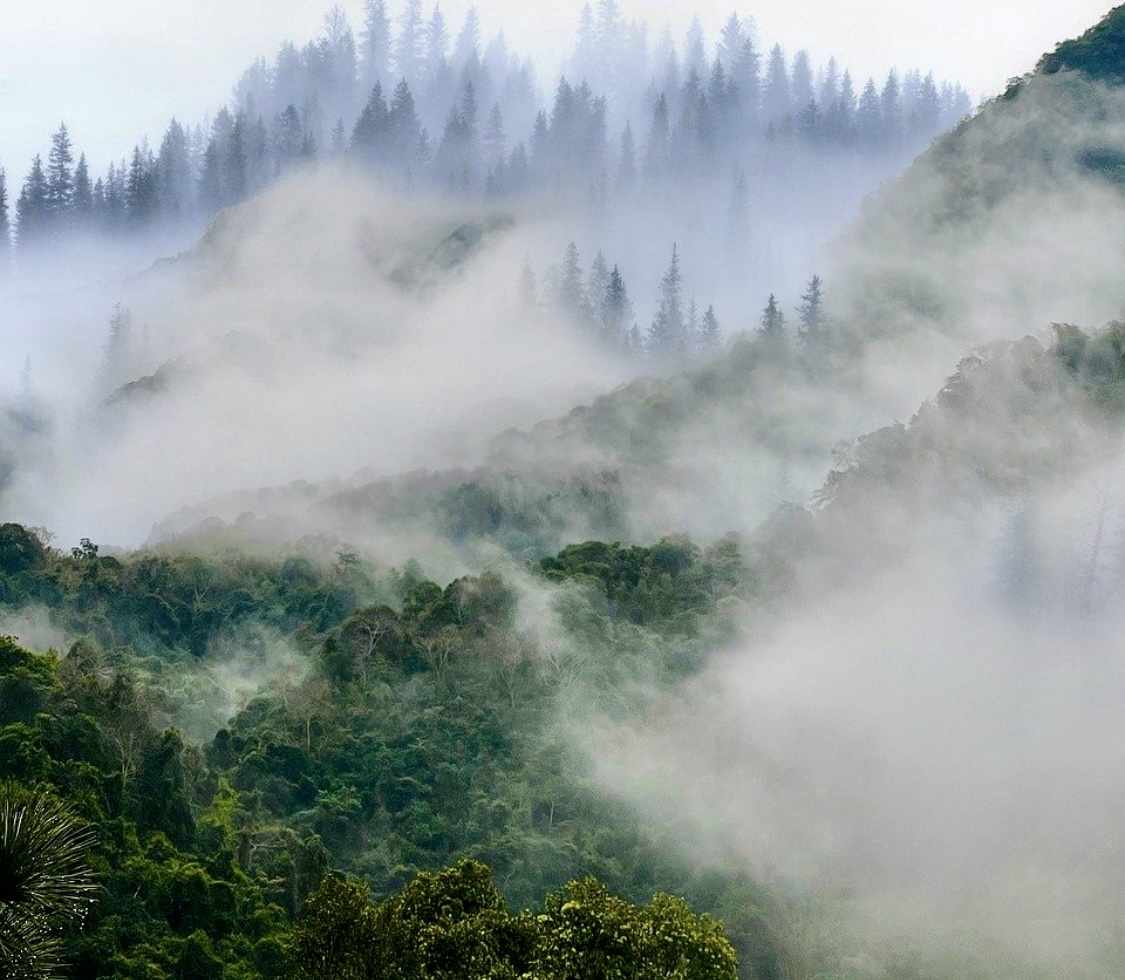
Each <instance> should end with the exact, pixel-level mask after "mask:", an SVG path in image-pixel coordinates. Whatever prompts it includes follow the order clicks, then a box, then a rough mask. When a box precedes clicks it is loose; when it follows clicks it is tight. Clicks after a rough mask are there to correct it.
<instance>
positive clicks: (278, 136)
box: [273, 82, 379, 174]
mask: <svg viewBox="0 0 1125 980" xmlns="http://www.w3.org/2000/svg"><path fill="white" fill-rule="evenodd" d="M375 87H376V88H378V87H379V83H378V82H376V83H375ZM361 118H362V117H361ZM303 136H304V134H303V133H302V127H301V117H300V116H299V115H298V113H297V107H296V106H295V105H293V103H292V102H290V103H289V105H287V106H286V107H285V109H284V110H283V111H282V112H280V113H278V115H277V116H276V117H275V118H274V121H273V152H274V157H275V159H276V161H277V164H276V166H277V171H278V173H279V174H281V173H284V172H285V171H286V170H288V169H289V167H290V166H292V164H293V162H294V161H295V160H297V159H298V158H299V157H300V156H301V141H302V139H303Z"/></svg>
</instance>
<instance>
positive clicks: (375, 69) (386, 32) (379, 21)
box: [360, 0, 391, 91]
mask: <svg viewBox="0 0 1125 980" xmlns="http://www.w3.org/2000/svg"><path fill="white" fill-rule="evenodd" d="M363 19H364V28H363V35H362V48H361V57H360V78H361V79H362V83H363V87H364V90H365V91H370V90H371V88H372V86H374V84H375V83H376V82H383V81H386V80H387V79H388V78H389V77H390V74H389V69H390V61H391V21H390V18H389V17H388V16H387V5H386V2H385V0H365V3H364V5H363Z"/></svg>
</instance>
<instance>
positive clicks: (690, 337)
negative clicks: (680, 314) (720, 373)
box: [680, 295, 699, 355]
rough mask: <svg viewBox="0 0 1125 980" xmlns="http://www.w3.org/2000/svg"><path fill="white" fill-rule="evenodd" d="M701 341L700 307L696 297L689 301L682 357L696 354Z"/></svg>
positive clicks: (681, 346) (681, 351)
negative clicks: (698, 343) (698, 342)
mask: <svg viewBox="0 0 1125 980" xmlns="http://www.w3.org/2000/svg"><path fill="white" fill-rule="evenodd" d="M698 339H699V307H698V306H697V305H696V303H695V296H694V295H693V296H692V297H691V299H689V300H688V309H687V319H686V320H685V321H684V336H683V339H682V340H681V341H680V353H681V355H687V354H691V353H694V351H695V349H696V341H697V340H698Z"/></svg>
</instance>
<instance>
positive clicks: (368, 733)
mask: <svg viewBox="0 0 1125 980" xmlns="http://www.w3.org/2000/svg"><path fill="white" fill-rule="evenodd" d="M769 562H778V563H779V562H780V559H779V558H776V557H774V558H769V557H768V556H767V554H766V552H765V551H761V550H759V549H755V548H752V547H748V548H743V547H742V546H741V545H739V543H738V542H736V541H734V540H733V539H730V540H724V541H720V542H717V543H716V544H714V545H712V546H709V547H707V548H700V547H698V546H696V545H694V544H693V543H692V542H690V541H688V540H687V539H684V538H669V539H666V540H664V541H661V542H658V543H657V544H655V545H652V546H648V547H643V546H628V547H625V546H620V545H615V544H602V543H598V542H589V543H586V544H583V545H576V546H571V547H568V548H566V549H564V550H563V551H562V552H560V553H559V554H557V555H554V556H551V557H549V558H546V559H544V560H543V561H542V562H537V563H534V565H530V566H528V567H526V568H525V569H523V570H518V569H511V570H509V571H507V572H505V573H503V574H498V573H496V572H483V573H481V574H478V575H472V576H463V577H461V578H459V579H456V580H454V581H453V582H450V583H449V584H447V585H445V586H442V585H439V584H438V583H436V582H433V581H431V580H430V579H428V578H427V577H426V575H425V574H424V573H423V571H422V568H421V566H420V565H419V564H418V563H417V562H415V561H411V562H408V563H406V564H405V565H404V566H403V567H402V568H401V569H393V568H391V569H387V568H383V569H375V568H373V567H372V566H370V565H368V564H367V563H365V562H363V561H361V560H360V559H358V558H357V556H356V555H355V554H354V553H351V552H348V551H346V550H336V551H335V552H333V551H332V550H331V548H329V547H326V544H325V542H317V541H307V542H305V543H304V545H303V546H302V549H299V552H298V553H293V554H291V555H290V557H288V558H285V559H284V560H280V559H278V560H275V559H251V558H248V557H245V556H238V555H234V554H228V555H225V556H224V555H211V556H203V555H200V554H192V553H190V552H184V551H177V550H171V549H169V550H150V551H145V552H136V553H133V554H118V555H110V554H105V553H103V552H102V550H101V549H99V547H98V546H97V545H96V544H94V543H92V542H90V541H88V540H84V541H83V542H82V543H81V544H80V545H79V546H76V547H75V548H73V549H70V550H69V551H66V550H59V549H56V548H54V547H53V546H52V545H51V543H50V535H49V534H48V533H46V532H45V531H43V530H42V529H34V528H24V527H22V526H20V525H16V524H5V525H3V526H2V527H0V605H2V607H3V610H4V613H5V617H6V618H8V621H9V622H13V621H12V620H11V619H10V617H11V616H12V615H17V614H18V615H22V616H23V617H24V619H23V620H22V623H23V625H22V626H19V628H20V630H21V632H25V633H28V635H31V633H32V632H34V631H35V630H47V631H48V632H51V631H55V632H56V633H57V635H58V636H59V637H60V638H61V637H63V636H69V637H72V638H75V639H68V640H66V641H65V643H63V642H60V644H59V646H58V648H57V649H55V650H50V651H47V652H45V653H32V652H29V651H28V650H27V649H25V648H24V647H22V646H20V645H19V644H17V643H16V642H15V641H14V640H13V639H11V638H9V637H0V693H2V697H0V747H2V748H3V751H0V779H3V780H16V781H18V782H19V783H20V784H23V785H26V786H34V787H36V788H37V789H38V791H39V792H40V793H45V792H53V793H55V794H58V795H59V796H62V797H64V798H65V799H67V800H68V801H69V803H70V804H71V806H72V807H73V809H74V810H75V812H76V814H77V816H78V817H79V818H81V819H82V820H83V821H84V822H85V823H87V824H88V825H92V826H93V827H95V828H96V829H97V841H96V844H95V845H94V846H93V847H92V848H91V849H90V851H89V853H88V861H89V864H90V865H91V867H92V868H93V870H94V872H95V874H96V880H97V882H98V885H99V896H98V899H97V901H96V902H95V903H94V904H93V906H92V907H91V909H90V910H89V913H88V915H87V916H86V920H85V925H84V928H83V929H81V930H76V929H71V930H68V931H67V932H66V933H65V953H66V958H67V959H68V960H69V961H70V962H71V963H72V964H73V966H72V975H73V976H75V977H76V978H94V977H101V976H106V975H116V976H122V977H138V978H139V977H157V976H169V977H172V976H175V977H191V978H193V980H195V978H211V977H213V978H216V980H218V978H221V977H232V976H238V977H245V978H255V977H260V978H281V977H284V976H290V977H306V976H308V977H312V976H317V977H323V978H326V980H327V978H332V977H344V976H349V977H350V976H369V977H372V978H375V977H381V976H385V975H386V973H385V972H384V971H385V968H386V967H385V963H384V966H383V967H379V966H378V964H379V963H380V962H384V960H385V958H386V957H387V956H390V957H391V958H392V960H394V961H395V962H396V963H398V965H399V972H398V973H396V975H401V976H404V977H415V978H423V977H433V976H451V977H454V976H461V975H463V971H464V969H465V968H466V963H467V962H468V961H467V960H466V959H465V957H466V956H469V951H472V950H475V951H476V952H473V953H472V956H474V957H475V956H485V955H488V956H490V957H495V958H496V960H497V963H498V964H499V963H500V962H502V961H503V962H507V961H511V962H513V963H517V964H518V963H523V964H524V965H525V966H524V971H523V972H526V970H527V969H528V968H529V967H528V964H530V963H532V962H534V963H535V964H536V966H535V975H536V976H542V977H545V978H553V977H559V978H562V977H569V976H572V975H573V972H572V970H573V967H574V965H575V963H578V962H580V961H582V960H583V958H586V959H588V961H589V962H590V963H592V964H598V963H601V964H602V966H606V965H608V964H613V963H616V964H618V965H619V966H620V968H621V970H623V971H624V972H623V973H622V975H628V976H649V975H652V976H658V975H663V974H662V973H661V972H659V971H660V970H661V969H662V966H661V964H666V963H667V962H669V961H670V960H669V958H671V961H675V962H697V967H698V968H699V969H703V968H706V971H707V972H706V973H705V974H700V975H707V976H723V977H732V976H734V963H735V951H736V950H737V953H738V957H739V959H740V960H741V962H742V964H743V969H744V970H748V971H750V972H749V973H748V974H746V975H753V976H757V975H760V970H762V969H766V970H767V971H768V970H769V968H770V964H771V963H773V962H774V961H776V959H777V957H778V955H779V953H778V950H777V948H776V944H775V941H774V939H773V937H772V935H771V930H772V926H771V918H772V917H774V916H776V915H777V914H778V910H779V906H778V905H776V904H771V903H770V901H769V900H768V899H767V898H766V896H765V894H764V893H761V892H760V890H759V889H758V888H757V887H756V886H755V885H754V884H753V882H752V881H750V880H749V879H748V878H747V877H746V876H745V875H743V874H741V873H737V872H731V873H718V872H707V871H703V870H701V869H699V868H696V867H695V866H694V863H693V862H691V861H685V860H683V859H681V858H677V857H674V856H672V855H671V854H669V853H668V852H667V851H666V850H665V848H664V847H663V846H662V845H661V844H660V843H659V842H658V841H656V840H654V839H653V838H652V836H651V833H650V831H649V830H646V829H644V828H643V826H642V825H641V823H640V822H639V820H638V819H637V817H636V815H635V814H633V813H632V812H631V811H630V810H629V809H628V808H626V807H622V806H619V805H616V804H614V803H613V802H612V801H610V800H607V799H606V798H604V797H603V796H602V794H601V793H600V792H599V791H598V790H597V788H596V786H594V785H593V784H592V783H591V782H590V780H589V778H588V775H587V774H585V772H584V766H583V764H582V763H581V761H580V760H579V759H578V758H577V757H576V756H575V754H574V753H573V752H572V751H570V750H569V749H568V740H569V736H568V733H567V724H566V723H565V721H564V715H563V714H560V712H566V711H568V710H570V709H569V708H568V705H570V704H571V702H572V700H573V699H577V700H576V701H574V704H575V705H577V704H578V703H583V702H585V703H586V704H587V706H588V707H589V706H590V705H591V704H592V703H593V702H590V701H589V700H588V699H589V698H590V697H595V698H600V697H606V698H609V699H611V700H612V699H613V698H614V697H616V694H615V693H614V687H615V683H614V682H613V679H614V678H618V679H620V680H622V681H623V680H624V679H625V678H627V677H634V678H636V679H637V680H638V681H639V680H640V679H642V678H644V679H645V682H646V683H655V684H657V685H660V686H668V685H671V684H674V683H675V682H676V681H677V679H681V678H684V677H687V676H690V675H691V674H692V673H694V672H695V671H697V670H698V668H699V665H700V664H701V663H702V660H703V658H704V656H705V651H706V649H708V648H709V647H712V646H713V645H714V644H715V639H716V635H717V632H718V633H722V632H724V631H727V630H729V629H730V624H729V621H728V620H729V617H727V616H725V615H719V617H718V619H716V614H717V612H718V611H719V609H720V604H721V603H722V601H723V600H724V597H725V598H726V600H727V601H730V600H731V599H732V598H733V597H734V596H736V595H746V596H749V595H752V594H753V593H754V592H755V590H756V586H755V582H756V581H757V580H758V578H760V577H764V576H767V575H768V574H769V572H768V563H769ZM536 602H545V603H546V605H545V607H544V610H543V616H542V617H540V618H539V619H538V620H537V621H536V622H530V621H528V619H527V617H526V616H523V615H521V613H520V608H521V606H522V605H524V604H526V603H536ZM21 611H22V612H21ZM16 625H17V626H18V625H19V624H18V623H16ZM239 680H241V681H242V683H243V685H244V686H243V688H242V690H243V691H244V696H243V697H242V699H241V701H240V702H238V703H230V705H229V709H228V710H227V711H226V712H224V711H223V710H221V708H220V704H221V703H223V701H224V697H229V689H230V688H231V687H232V686H235V685H236V683H237V682H238V681H239ZM595 691H601V692H602V693H601V694H597V695H595V694H594V692H595ZM466 855H469V856H472V857H473V858H474V859H475V860H474V861H470V862H465V861H461V863H460V864H457V865H456V866H454V867H451V868H450V870H448V871H445V872H443V873H442V874H439V875H437V876H435V875H433V874H421V875H419V872H438V871H440V869H442V868H445V867H449V866H451V865H454V862H455V861H458V860H459V859H461V858H463V857H464V856H466ZM481 862H483V863H481ZM329 868H332V869H334V870H335V871H337V872H339V871H344V872H348V873H349V874H350V875H351V876H352V877H351V878H350V879H349V880H348V881H346V882H345V881H343V880H341V879H340V878H338V877H337V876H336V875H334V874H329V873H328V871H329ZM490 869H491V876H492V878H494V880H495V885H493V884H492V880H491V879H490ZM416 876H417V877H416ZM358 879H363V880H365V881H366V882H367V883H369V885H370V892H369V889H368V885H365V884H360V883H359V881H358ZM595 879H596V880H595ZM568 882H570V883H569V884H568ZM404 886H405V888H404ZM400 890H401V891H400ZM670 890H672V891H675V892H676V893H677V894H681V895H685V896H687V897H688V898H689V899H690V900H691V902H692V903H693V904H694V905H695V906H696V907H697V908H700V909H701V910H705V911H710V912H713V913H722V914H723V915H724V917H725V918H726V919H727V926H726V931H727V933H728V934H729V936H730V939H731V941H732V942H733V943H734V947H732V946H731V945H730V944H729V943H728V941H727V939H726V938H724V932H723V929H722V927H721V926H719V925H718V924H717V923H716V922H714V921H712V920H710V919H709V918H707V917H702V918H701V917H699V916H698V915H696V914H695V913H693V912H692V911H691V910H690V909H689V908H688V906H687V905H686V904H685V902H684V901H683V900H681V899H673V898H670V897H669V896H668V895H667V894H657V895H656V897H655V898H654V897H653V896H654V893H666V892H668V891H670ZM482 895H483V898H482ZM616 895H621V896H624V897H623V898H617V897H615V896H616ZM426 896H429V898H428V899H427V898H426ZM472 896H476V898H473V897H472ZM372 897H373V898H374V899H375V900H380V901H381V904H380V905H378V906H377V907H375V906H372V905H371V904H370V900H371V898H372ZM748 897H750V898H752V899H753V901H754V902H755V903H757V905H756V907H754V908H751V907H748V906H746V904H745V903H746V900H747V898H748ZM481 901H484V902H485V906H486V908H487V910H489V912H490V914H489V915H488V916H485V917H484V918H480V917H478V916H477V913H478V912H482V911H484V910H485V909H484V908H481V907H480V904H479V903H480V902H481ZM435 902H437V903H438V904H439V905H446V906H448V907H449V908H450V909H451V910H452V911H448V912H446V913H444V914H443V915H440V916H438V917H437V918H435V919H433V920H432V921H431V920H428V919H427V918H426V916H427V915H428V914H429V913H426V912H425V909H426V908H428V907H430V906H432V905H433V903H435ZM634 902H635V903H638V904H637V905H634V904H633V903H634ZM416 903H421V904H416ZM509 904H510V906H511V907H512V908H514V909H516V910H523V909H533V910H536V909H541V911H540V912H539V914H537V915H535V914H533V915H528V914H527V913H524V912H520V913H519V914H518V915H516V916H511V917H510V918H509V915H510V914H509V913H508V911H507V909H508V906H509ZM576 907H582V908H583V911H582V912H581V913H577V912H574V913H572V914H571V910H572V909H574V908H576ZM407 909H413V910H414V911H413V912H407V911H406V910H407ZM728 910H729V914H728ZM412 922H413V923H414V924H415V925H414V926H411V925H410V923H412ZM628 923H633V925H632V926H629V925H628ZM422 924H426V926H427V927H426V928H425V929H423V932H422V933H421V934H419V933H418V932H417V927H418V926H420V925H422ZM438 929H443V930H444V929H448V930H449V932H448V933H443V932H437V931H436V930H438ZM575 929H579V931H580V933H581V936H580V935H579V933H577V932H575ZM622 929H626V930H628V931H630V932H632V931H633V930H635V932H633V933H632V935H633V938H632V939H627V937H626V936H624V935H621V936H619V937H618V938H617V939H616V940H612V948H607V947H606V946H605V942H606V941H610V940H611V937H612V936H613V935H614V934H615V933H618V932H620V930H622ZM582 936H585V937H586V938H581V937H582ZM330 937H335V938H330ZM488 937H491V938H488ZM599 937H603V938H599ZM466 944H467V945H466ZM441 949H445V951H446V952H445V955H444V957H443V956H441V955H439V952H440V950H441ZM3 956H4V951H3V950H0V963H4V962H6V961H5V960H4V959H3ZM607 956H608V957H609V959H608V960H607V959H606V957H607ZM380 957H382V958H383V959H380ZM470 958H471V957H470ZM443 964H444V965H443ZM497 968H498V969H500V967H499V966H498V967H497ZM357 971H358V972H357ZM443 971H444V972H443ZM648 971H655V972H651V973H650V972H648ZM497 975H503V976H506V975H509V974H508V973H505V972H502V971H501V972H500V973H498V974H497ZM511 975H515V974H511ZM767 975H769V974H768V973H767Z"/></svg>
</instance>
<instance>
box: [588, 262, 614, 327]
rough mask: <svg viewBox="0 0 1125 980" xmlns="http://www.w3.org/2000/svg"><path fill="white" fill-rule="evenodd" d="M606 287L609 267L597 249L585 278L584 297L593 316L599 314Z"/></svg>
mask: <svg viewBox="0 0 1125 980" xmlns="http://www.w3.org/2000/svg"><path fill="white" fill-rule="evenodd" d="M608 286H609V265H608V264H607V263H606V260H605V256H604V255H603V254H602V251H601V249H598V253H597V255H595V256H594V261H593V262H591V263H590V272H589V274H588V275H587V276H586V296H587V298H588V301H589V303H590V307H591V309H592V310H593V312H594V314H595V315H598V314H600V306H601V303H602V299H603V297H604V296H605V291H606V289H607V287H608ZM599 318H600V317H599Z"/></svg>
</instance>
